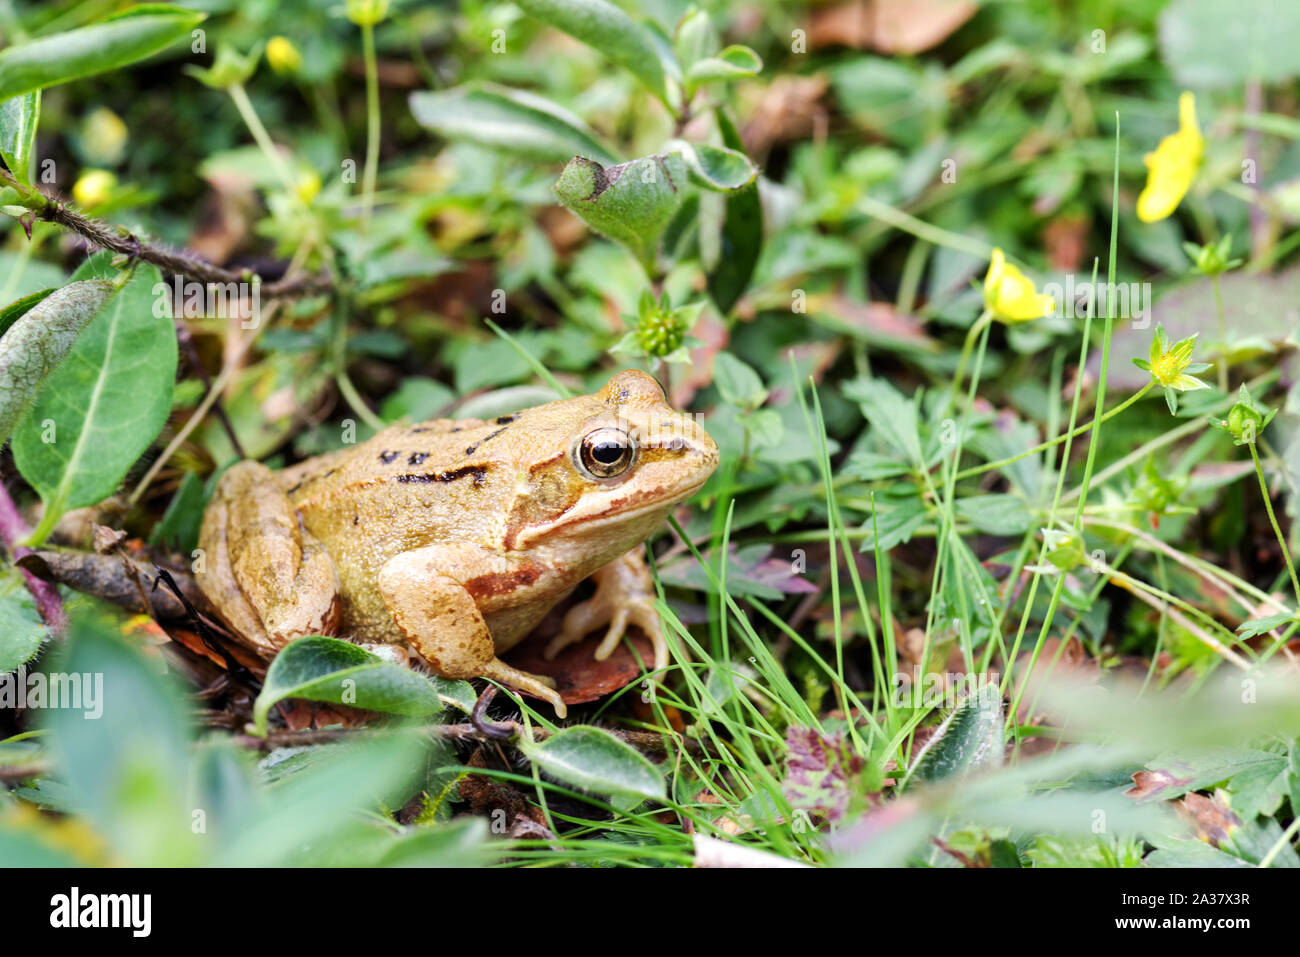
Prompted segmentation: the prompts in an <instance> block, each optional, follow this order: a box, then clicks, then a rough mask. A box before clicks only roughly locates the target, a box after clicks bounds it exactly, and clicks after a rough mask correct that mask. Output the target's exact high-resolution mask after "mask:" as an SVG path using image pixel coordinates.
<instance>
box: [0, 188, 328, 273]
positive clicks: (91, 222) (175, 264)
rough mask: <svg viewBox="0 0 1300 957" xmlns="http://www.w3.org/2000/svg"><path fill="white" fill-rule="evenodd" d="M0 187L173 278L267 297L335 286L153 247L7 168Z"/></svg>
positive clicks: (47, 218)
mask: <svg viewBox="0 0 1300 957" xmlns="http://www.w3.org/2000/svg"><path fill="white" fill-rule="evenodd" d="M0 185H3V186H9V187H11V188H13V189H14V191H15V192H17V193H18V194H19V203H20V204H21V205H23V206H26V207H27V208H28V209H30V210H31V211H32V212H33V213H34V214H35V216H36V218H37V219H38V220H41V221H42V222H47V223H54V224H55V225H56V226H62V227H63V228H64V229H68V230H71V231H72V232H74V233H76V234H78V235H79V236H82V237H84V238H85V239H87V240H89V241H90V242H92V243H94V244H95V245H96V246H98V247H100V248H101V249H107V250H109V251H110V252H115V253H119V254H121V255H124V256H130V257H131V258H132V259H138V260H141V261H143V262H147V263H153V264H154V265H155V266H158V267H159V268H161V269H162V270H163V271H164V272H167V273H170V274H171V275H174V276H186V277H188V278H190V279H194V280H197V281H198V282H201V283H238V282H260V283H261V294H262V295H263V296H268V297H271V296H302V295H310V294H312V293H318V292H327V291H329V289H330V288H331V287H332V286H333V283H332V282H331V280H330V279H329V277H327V276H318V275H306V276H294V275H289V274H286V275H285V277H284V278H283V279H277V280H275V281H274V282H269V281H266V280H263V279H261V278H260V277H259V276H258V275H257V274H256V273H254V272H252V271H251V270H246V269H241V270H239V271H235V270H233V269H222V268H221V267H220V266H214V265H212V263H210V262H207V261H206V260H204V259H200V258H199V257H198V256H196V255H194V254H193V253H190V252H185V251H184V250H175V249H168V248H166V247H164V246H157V245H154V244H152V243H149V242H147V241H145V240H143V239H141V238H140V237H139V236H136V235H135V234H134V233H130V232H126V231H125V230H123V229H121V228H120V227H118V226H115V225H113V224H111V223H106V222H104V221H103V220H99V219H91V218H90V217H88V216H83V215H82V214H81V213H78V212H77V211H76V210H74V209H72V208H70V207H68V206H66V205H64V204H63V203H61V202H59V201H58V200H55V199H51V198H50V197H48V196H46V195H45V194H44V193H42V192H41V191H40V190H38V189H35V188H33V187H30V186H25V185H23V184H22V183H21V182H19V181H18V180H16V179H14V177H13V175H12V174H11V173H10V172H9V171H8V170H6V169H0Z"/></svg>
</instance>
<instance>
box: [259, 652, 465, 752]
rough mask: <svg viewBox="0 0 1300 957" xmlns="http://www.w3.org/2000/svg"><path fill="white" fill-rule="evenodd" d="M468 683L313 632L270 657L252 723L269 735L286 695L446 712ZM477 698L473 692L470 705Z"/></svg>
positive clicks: (405, 711)
mask: <svg viewBox="0 0 1300 957" xmlns="http://www.w3.org/2000/svg"><path fill="white" fill-rule="evenodd" d="M464 684H465V682H463V681H449V680H447V679H445V678H437V677H436V676H425V675H421V674H418V673H417V672H414V671H412V670H410V669H409V668H403V667H402V666H400V665H395V664H393V663H392V662H389V661H385V660H384V659H382V658H380V657H379V656H378V655H374V654H371V653H370V652H369V651H366V649H364V648H362V647H360V646H358V645H354V644H352V643H351V642H350V641H343V640H341V639H338V638H326V637H323V636H320V635H311V636H308V637H306V638H299V639H298V640H297V641H291V642H290V643H289V644H287V645H285V646H284V647H283V648H282V649H280V653H279V654H278V655H276V656H275V660H274V661H272V662H271V667H270V668H269V669H268V670H267V672H266V681H265V682H264V683H263V684H262V691H261V693H260V694H259V695H258V696H257V701H256V702H254V704H253V724H254V727H255V728H256V733H257V734H259V735H265V734H266V719H267V715H268V714H269V713H270V711H271V708H272V707H274V706H275V705H276V704H277V703H279V702H281V701H283V700H285V699H286V698H307V699H308V700H311V701H328V702H331V703H332V704H346V705H351V706H352V707H356V708H366V709H368V710H370V711H382V712H384V713H385V714H400V715H406V716H408V717H416V718H427V717H430V716H432V715H435V714H439V713H441V711H442V709H443V705H444V704H445V703H448V702H450V703H454V704H456V705H457V707H461V706H463V702H464V699H465V690H464V689H463V688H461V687H460V686H461V685H464ZM473 697H474V696H473V693H472V692H470V694H469V698H470V701H471V707H472V702H473Z"/></svg>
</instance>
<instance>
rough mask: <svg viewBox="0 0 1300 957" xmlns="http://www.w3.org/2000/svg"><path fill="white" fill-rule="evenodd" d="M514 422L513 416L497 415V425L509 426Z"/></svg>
mask: <svg viewBox="0 0 1300 957" xmlns="http://www.w3.org/2000/svg"><path fill="white" fill-rule="evenodd" d="M514 420H515V416H513V415H498V416H497V425H509V424H510V423H511V422H513V421H514Z"/></svg>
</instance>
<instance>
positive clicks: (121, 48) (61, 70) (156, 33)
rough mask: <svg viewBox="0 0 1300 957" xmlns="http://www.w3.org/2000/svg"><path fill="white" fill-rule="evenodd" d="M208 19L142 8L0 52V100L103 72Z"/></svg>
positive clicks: (161, 7)
mask: <svg viewBox="0 0 1300 957" xmlns="http://www.w3.org/2000/svg"><path fill="white" fill-rule="evenodd" d="M206 17H207V14H204V13H196V12H195V11H193V10H186V9H184V8H182V7H177V6H172V5H171V4H163V3H142V4H138V5H137V6H134V7H131V8H129V9H127V10H125V11H124V12H122V13H119V14H117V15H116V16H112V17H109V18H108V19H107V20H103V21H101V22H99V23H94V24H91V25H90V26H87V27H80V28H78V29H76V30H69V31H67V32H65V33H55V34H51V35H50V36H47V37H39V38H37V39H35V40H30V41H28V42H27V43H21V44H18V45H16V46H11V47H8V48H6V49H4V50H0V99H9V98H10V97H15V96H21V95H23V94H24V93H30V92H32V91H33V90H41V89H44V88H46V87H50V86H55V85H56V84H59V83H66V82H68V81H69V80H76V79H78V78H80V77H83V76H92V75H94V74H96V73H106V72H108V71H110V70H117V69H120V68H121V67H124V66H127V65H128V64H131V63H135V62H136V61H137V60H143V59H144V58H145V57H148V56H152V55H153V54H155V53H157V52H158V51H159V50H162V49H164V48H166V47H168V46H171V44H173V43H175V42H176V41H177V40H179V39H181V38H182V37H185V36H188V35H189V32H190V31H191V30H192V29H194V27H196V26H198V25H199V24H200V23H202V22H203V21H204V19H206Z"/></svg>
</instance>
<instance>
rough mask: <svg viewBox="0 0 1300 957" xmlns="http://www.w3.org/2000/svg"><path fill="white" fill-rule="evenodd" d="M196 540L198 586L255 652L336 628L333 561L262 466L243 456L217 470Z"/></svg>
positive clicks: (332, 631)
mask: <svg viewBox="0 0 1300 957" xmlns="http://www.w3.org/2000/svg"><path fill="white" fill-rule="evenodd" d="M199 546H200V548H201V549H202V554H203V565H202V567H201V568H200V569H199V570H198V571H196V573H195V578H196V579H197V580H198V583H199V587H200V588H202V589H203V592H204V594H206V595H207V596H208V598H209V599H210V600H211V601H212V602H213V604H214V605H216V607H217V610H218V611H219V612H220V613H221V615H222V617H223V618H225V619H226V620H227V622H228V623H229V624H230V625H231V626H232V627H234V628H235V630H236V631H238V632H239V633H240V635H241V636H242V637H244V638H246V639H247V640H248V641H249V642H251V643H252V644H253V645H254V646H255V647H257V648H258V649H259V650H260V651H262V652H264V653H268V654H271V653H274V652H275V651H277V650H279V649H280V648H281V647H283V646H284V645H285V644H287V643H288V642H289V641H291V640H293V639H294V638H300V637H302V636H304V635H330V634H333V633H335V632H336V631H337V630H338V625H339V613H340V604H339V594H338V592H339V585H338V577H337V576H336V575H335V572H334V565H333V563H332V562H331V561H330V557H329V554H328V553H327V552H326V551H325V548H324V547H323V546H322V545H321V544H320V542H318V541H317V540H316V539H315V538H314V537H313V536H312V535H311V533H310V532H308V531H307V530H306V528H304V527H303V525H302V520H301V518H300V516H299V515H298V511H297V509H295V508H294V506H293V503H292V502H290V501H289V497H288V496H287V495H286V494H285V492H284V490H283V489H282V488H281V487H280V485H279V484H278V483H277V481H276V477H275V474H274V473H273V472H272V471H271V470H270V469H268V468H267V467H266V466H264V465H262V464H260V463H258V462H240V463H238V464H236V465H234V466H231V468H230V469H229V470H228V471H227V472H226V473H225V474H224V475H222V476H221V480H220V482H218V483H217V489H216V492H215V494H214V495H213V499H212V503H211V505H210V506H209V507H208V510H207V512H206V513H205V514H204V518H203V527H202V529H201V531H200V533H199Z"/></svg>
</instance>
